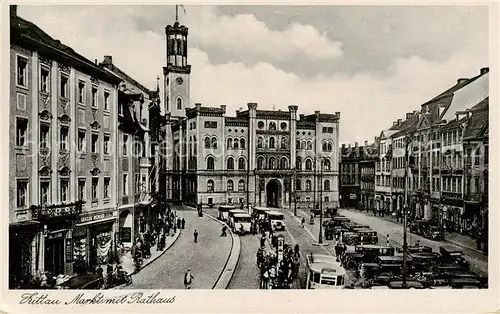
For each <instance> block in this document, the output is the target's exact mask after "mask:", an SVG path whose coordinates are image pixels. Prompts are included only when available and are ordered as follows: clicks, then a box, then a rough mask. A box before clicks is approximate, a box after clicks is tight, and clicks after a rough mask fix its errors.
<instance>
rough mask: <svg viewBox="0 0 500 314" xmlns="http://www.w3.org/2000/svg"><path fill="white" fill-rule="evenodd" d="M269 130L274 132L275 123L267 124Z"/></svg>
mask: <svg viewBox="0 0 500 314" xmlns="http://www.w3.org/2000/svg"><path fill="white" fill-rule="evenodd" d="M269 130H271V131H275V130H276V123H274V122H271V123H269Z"/></svg>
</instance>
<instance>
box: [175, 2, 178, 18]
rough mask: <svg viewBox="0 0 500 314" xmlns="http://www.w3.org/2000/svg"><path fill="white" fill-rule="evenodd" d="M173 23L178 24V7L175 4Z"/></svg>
mask: <svg viewBox="0 0 500 314" xmlns="http://www.w3.org/2000/svg"><path fill="white" fill-rule="evenodd" d="M175 22H176V23H178V22H179V6H178V5H177V4H176V5H175Z"/></svg>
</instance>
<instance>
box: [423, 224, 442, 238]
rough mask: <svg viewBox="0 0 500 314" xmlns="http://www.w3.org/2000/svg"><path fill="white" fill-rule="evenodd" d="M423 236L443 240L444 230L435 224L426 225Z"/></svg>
mask: <svg viewBox="0 0 500 314" xmlns="http://www.w3.org/2000/svg"><path fill="white" fill-rule="evenodd" d="M422 235H423V236H424V237H425V238H427V239H430V240H434V241H443V240H444V232H442V231H441V229H440V228H439V227H437V226H428V227H427V228H426V229H424V231H423V234H422Z"/></svg>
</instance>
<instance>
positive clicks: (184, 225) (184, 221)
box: [181, 218, 186, 229]
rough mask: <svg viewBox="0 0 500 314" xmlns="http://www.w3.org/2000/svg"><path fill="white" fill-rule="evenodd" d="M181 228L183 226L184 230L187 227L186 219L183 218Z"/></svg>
mask: <svg viewBox="0 0 500 314" xmlns="http://www.w3.org/2000/svg"><path fill="white" fill-rule="evenodd" d="M181 226H182V229H184V228H185V227H186V220H185V219H184V218H182V220H181Z"/></svg>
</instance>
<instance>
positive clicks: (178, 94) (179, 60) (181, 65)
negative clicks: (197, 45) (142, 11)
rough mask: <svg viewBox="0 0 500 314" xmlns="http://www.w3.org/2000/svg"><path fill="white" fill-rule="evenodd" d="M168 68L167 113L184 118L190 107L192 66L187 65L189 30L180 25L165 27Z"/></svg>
mask: <svg viewBox="0 0 500 314" xmlns="http://www.w3.org/2000/svg"><path fill="white" fill-rule="evenodd" d="M165 35H166V45H167V66H166V67H163V75H164V84H165V85H164V87H165V89H164V101H165V113H167V114H170V116H171V117H172V118H184V117H185V116H186V108H189V107H190V97H189V83H190V82H189V80H190V74H191V65H189V64H188V63H187V36H188V28H187V27H186V26H184V25H181V24H179V21H178V20H177V16H176V21H175V23H174V25H167V27H165Z"/></svg>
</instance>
